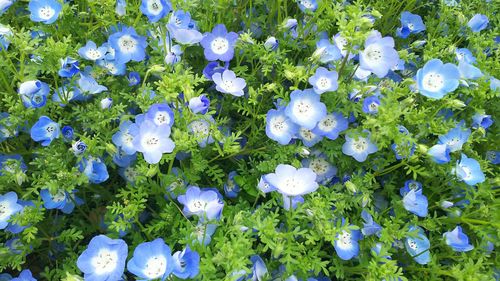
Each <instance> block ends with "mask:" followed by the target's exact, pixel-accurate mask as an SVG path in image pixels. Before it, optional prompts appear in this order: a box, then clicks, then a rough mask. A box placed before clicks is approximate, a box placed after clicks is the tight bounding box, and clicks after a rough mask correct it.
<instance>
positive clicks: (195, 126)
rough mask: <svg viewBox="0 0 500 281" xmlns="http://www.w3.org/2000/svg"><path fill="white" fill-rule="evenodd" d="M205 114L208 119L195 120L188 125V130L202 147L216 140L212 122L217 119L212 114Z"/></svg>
mask: <svg viewBox="0 0 500 281" xmlns="http://www.w3.org/2000/svg"><path fill="white" fill-rule="evenodd" d="M205 116H206V119H198V120H194V121H193V122H191V123H189V125H188V130H189V131H190V132H191V133H193V135H194V137H195V138H196V141H197V142H198V145H199V146H200V147H202V148H203V147H206V146H207V144H211V143H213V142H214V141H215V140H214V138H213V137H212V134H211V133H210V124H211V123H214V122H215V120H214V118H213V117H212V116H210V115H205Z"/></svg>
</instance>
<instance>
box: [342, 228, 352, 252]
mask: <svg viewBox="0 0 500 281" xmlns="http://www.w3.org/2000/svg"><path fill="white" fill-rule="evenodd" d="M339 245H340V247H341V248H350V247H351V246H352V240H351V233H350V232H347V231H345V230H342V234H341V235H340V236H339Z"/></svg>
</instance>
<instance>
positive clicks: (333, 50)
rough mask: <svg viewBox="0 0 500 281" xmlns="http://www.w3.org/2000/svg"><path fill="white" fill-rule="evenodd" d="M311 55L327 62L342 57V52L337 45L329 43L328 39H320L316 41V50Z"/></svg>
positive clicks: (322, 61)
mask: <svg viewBox="0 0 500 281" xmlns="http://www.w3.org/2000/svg"><path fill="white" fill-rule="evenodd" d="M313 57H315V58H316V57H317V58H319V61H320V62H321V63H329V62H332V61H336V60H339V59H341V58H342V54H341V53H340V50H339V48H338V47H337V46H335V45H334V44H332V43H330V40H328V39H321V40H319V41H318V42H317V43H316V51H314V54H313Z"/></svg>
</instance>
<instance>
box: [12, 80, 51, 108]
mask: <svg viewBox="0 0 500 281" xmlns="http://www.w3.org/2000/svg"><path fill="white" fill-rule="evenodd" d="M18 92H19V95H20V96H21V100H22V101H23V104H24V106H25V107H27V108H30V107H33V108H39V107H42V106H44V105H45V103H46V102H47V96H48V95H49V92H50V88H49V85H48V84H46V83H44V82H42V81H40V80H32V81H26V82H24V83H22V84H21V85H19V89H18Z"/></svg>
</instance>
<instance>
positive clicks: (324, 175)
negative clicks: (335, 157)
mask: <svg viewBox="0 0 500 281" xmlns="http://www.w3.org/2000/svg"><path fill="white" fill-rule="evenodd" d="M302 167H304V168H310V169H311V170H312V171H313V172H314V173H315V174H316V176H317V177H316V181H317V182H320V183H326V182H328V181H330V180H331V179H332V178H333V177H334V176H335V175H336V174H337V167H335V166H333V165H332V164H330V162H328V160H327V159H326V156H325V155H323V154H321V153H314V156H313V157H310V158H305V159H303V160H302Z"/></svg>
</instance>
